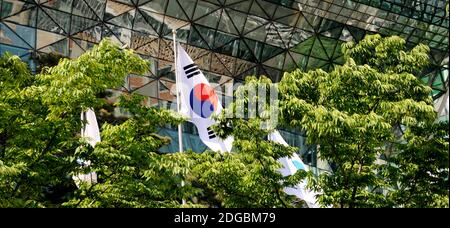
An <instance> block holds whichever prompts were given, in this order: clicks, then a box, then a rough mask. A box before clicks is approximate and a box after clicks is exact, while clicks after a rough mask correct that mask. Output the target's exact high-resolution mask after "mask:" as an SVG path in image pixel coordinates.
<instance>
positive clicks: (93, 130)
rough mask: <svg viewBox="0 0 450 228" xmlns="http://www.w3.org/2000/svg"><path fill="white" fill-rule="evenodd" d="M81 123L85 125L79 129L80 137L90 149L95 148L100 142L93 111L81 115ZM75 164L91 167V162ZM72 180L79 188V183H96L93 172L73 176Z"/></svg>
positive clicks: (89, 110) (95, 176)
mask: <svg viewBox="0 0 450 228" xmlns="http://www.w3.org/2000/svg"><path fill="white" fill-rule="evenodd" d="M81 121H86V125H85V126H84V128H82V129H81V137H85V138H86V140H87V141H88V143H89V144H90V145H91V146H92V147H95V144H97V143H98V142H100V130H99V128H98V124H97V117H96V116H95V112H94V110H93V109H92V108H90V109H88V110H87V111H86V112H83V113H81ZM77 162H78V163H79V164H80V165H82V166H84V167H87V166H90V165H91V161H84V160H82V159H78V160H77ZM73 179H74V180H75V184H76V185H77V186H79V183H80V181H85V182H88V183H96V182H97V174H96V173H95V172H91V173H88V174H79V175H77V176H74V177H73Z"/></svg>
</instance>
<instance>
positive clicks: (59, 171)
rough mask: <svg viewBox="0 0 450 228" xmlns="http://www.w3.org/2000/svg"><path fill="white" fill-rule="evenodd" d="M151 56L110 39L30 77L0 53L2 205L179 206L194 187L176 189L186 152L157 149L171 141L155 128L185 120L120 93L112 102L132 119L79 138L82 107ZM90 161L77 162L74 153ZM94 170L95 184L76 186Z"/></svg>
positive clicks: (143, 67) (98, 103) (142, 67)
mask: <svg viewBox="0 0 450 228" xmlns="http://www.w3.org/2000/svg"><path fill="white" fill-rule="evenodd" d="M148 64H149V63H148V62H147V61H145V60H142V59H141V58H140V57H139V56H137V55H136V54H134V53H133V52H132V51H130V50H121V49H120V48H118V47H117V46H116V45H113V44H112V43H111V42H109V41H108V40H105V41H102V42H101V43H100V44H99V45H98V46H95V47H94V48H93V49H92V50H90V51H88V52H86V53H85V54H83V55H81V56H80V57H78V58H77V59H74V60H69V59H61V60H60V61H59V63H58V65H56V66H54V67H50V68H48V67H44V68H43V69H42V72H41V73H40V74H38V75H36V76H32V75H31V74H30V73H29V71H28V69H27V67H26V65H25V64H24V63H22V62H21V61H20V59H19V58H18V57H17V56H10V55H5V56H3V57H2V58H1V59H0V77H1V81H0V82H1V84H0V97H1V98H0V107H1V108H0V206H1V207H59V206H70V207H74V206H77V207H164V206H177V205H179V204H180V203H181V199H182V198H184V197H185V195H186V194H188V193H189V192H194V193H195V189H194V188H191V187H190V186H189V185H187V186H185V187H184V188H181V187H179V185H180V180H181V179H182V178H183V174H184V173H185V172H186V170H187V167H188V166H189V164H190V162H189V161H188V159H187V158H188V156H189V155H188V154H173V155H169V154H167V155H166V154H160V153H158V148H159V147H161V146H163V145H165V144H167V143H168V142H169V140H170V139H168V138H165V137H161V136H159V135H157V134H156V130H157V127H158V126H163V125H164V124H177V123H179V122H180V121H182V119H181V118H180V117H179V116H176V115H174V114H173V113H171V112H169V111H164V110H158V109H154V108H148V107H145V106H143V105H142V102H141V101H142V99H143V98H142V97H140V96H137V95H124V96H122V97H121V98H120V100H119V102H118V104H116V106H117V107H118V108H122V109H124V110H126V111H128V112H129V113H130V114H131V116H132V117H130V118H128V119H126V120H121V121H115V122H113V123H104V124H103V126H102V133H101V137H102V142H100V143H98V144H97V146H96V147H95V149H94V148H92V147H90V146H89V144H87V143H86V141H85V140H84V139H82V138H80V134H79V132H80V129H81V128H82V124H83V123H81V120H80V113H81V112H82V111H83V110H86V109H87V108H94V109H95V110H99V109H100V108H101V107H103V106H104V105H105V103H106V101H105V99H102V98H99V97H101V96H100V94H102V93H104V91H105V90H106V89H109V88H117V87H119V86H121V85H122V83H123V79H124V77H125V76H126V75H128V74H130V73H137V74H141V73H144V72H145V71H147V70H148ZM78 158H82V159H85V160H90V161H91V162H92V165H91V166H89V167H81V166H79V165H78V164H77V162H76V159H78ZM91 171H95V172H97V174H98V183H93V184H89V183H83V184H82V185H81V186H80V188H79V189H78V188H76V187H75V185H74V183H73V180H72V176H73V175H75V174H78V173H89V172H91Z"/></svg>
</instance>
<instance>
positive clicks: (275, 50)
mask: <svg viewBox="0 0 450 228" xmlns="http://www.w3.org/2000/svg"><path fill="white" fill-rule="evenodd" d="M445 4H446V1H445V0H0V7H1V8H0V12H1V20H0V52H1V53H4V52H6V51H7V52H10V53H13V54H16V55H19V56H20V57H21V58H22V59H23V60H24V61H26V62H28V63H29V65H30V67H31V69H32V70H35V69H36V62H35V60H34V56H36V55H39V53H51V52H56V53H59V54H61V55H63V56H67V57H70V58H75V57H77V56H79V55H81V54H82V53H83V52H85V51H86V50H88V49H89V48H91V47H92V46H93V45H94V44H96V43H98V42H99V41H100V40H101V39H103V38H105V37H108V38H110V39H112V40H113V41H115V42H117V43H119V44H120V45H127V46H128V48H131V49H134V50H135V51H136V53H138V54H139V55H141V56H142V57H143V58H145V59H148V60H149V61H150V62H151V70H150V72H149V73H148V74H146V75H130V76H128V77H127V79H126V82H125V83H124V86H123V88H119V89H118V90H117V91H120V90H127V91H131V92H136V93H140V94H143V95H145V96H148V97H149V98H148V100H147V101H148V105H150V106H157V107H160V108H169V107H170V106H171V105H173V101H175V100H176V99H175V97H174V94H173V93H171V90H170V89H171V87H172V86H173V85H174V73H173V50H172V46H173V43H172V32H171V30H172V28H175V29H177V39H178V41H180V42H181V43H182V45H183V46H184V48H185V49H186V50H187V52H188V54H189V55H190V56H191V57H192V59H193V60H194V61H195V62H196V64H197V65H198V66H199V67H200V69H201V70H202V71H203V72H204V74H205V76H206V77H207V78H208V80H209V81H210V82H212V83H217V84H219V85H224V84H225V83H238V82H242V80H243V79H244V78H245V77H246V76H248V75H266V76H268V77H270V78H271V79H272V80H273V81H275V82H277V81H279V80H280V78H281V77H282V72H285V71H291V70H293V69H295V68H301V69H303V70H309V69H316V68H322V69H324V70H330V69H331V68H332V67H333V66H335V65H336V64H342V63H343V56H342V53H341V44H342V43H343V42H346V41H351V40H353V41H355V42H357V41H359V40H361V39H362V38H363V37H364V35H365V34H372V33H379V34H381V35H384V36H388V35H399V36H401V37H403V38H404V39H406V41H407V44H408V45H409V46H413V45H416V44H418V43H424V44H426V45H428V46H430V48H431V53H430V60H431V64H430V66H429V67H428V68H427V69H425V70H424V71H423V72H422V74H421V76H420V79H421V80H422V81H423V82H424V83H426V84H427V85H429V86H431V87H432V89H433V92H432V93H433V94H432V95H433V98H434V99H435V100H436V103H437V104H444V106H445V104H447V106H446V108H445V107H444V108H443V109H442V108H439V110H441V111H442V110H444V112H443V114H442V115H443V116H445V115H446V116H447V118H448V99H447V98H446V97H448V92H447V89H448V59H449V55H448V37H449V31H448V26H449V19H448V14H447V13H446V10H445ZM442 101H444V102H442ZM441 106H442V105H441ZM445 111H446V114H445ZM184 130H185V131H186V134H185V136H184V139H183V140H184V145H185V146H186V148H185V149H189V148H191V149H193V150H195V151H202V150H204V149H205V148H206V147H205V145H203V144H202V143H201V141H200V140H199V139H198V137H197V136H196V129H195V127H193V126H191V125H189V124H186V126H185V127H184ZM161 133H162V134H166V135H170V136H171V137H172V138H173V139H174V140H173V142H172V144H171V145H170V146H168V147H166V148H163V150H166V151H177V150H178V148H177V145H178V143H177V135H176V133H175V131H173V130H171V129H162V130H161ZM282 134H283V136H284V137H285V138H286V141H288V143H290V144H291V145H297V146H301V148H302V150H301V153H302V154H303V157H304V159H305V161H306V162H307V163H309V164H312V165H314V166H315V165H316V164H315V161H316V159H315V155H314V154H315V152H314V147H308V146H304V138H303V137H302V136H301V134H299V133H293V132H287V131H283V132H282Z"/></svg>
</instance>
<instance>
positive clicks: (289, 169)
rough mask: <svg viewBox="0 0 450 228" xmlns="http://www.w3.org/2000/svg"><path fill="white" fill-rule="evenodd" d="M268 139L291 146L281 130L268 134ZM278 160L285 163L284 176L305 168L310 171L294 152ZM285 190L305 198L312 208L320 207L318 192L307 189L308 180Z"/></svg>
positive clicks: (282, 172) (282, 170)
mask: <svg viewBox="0 0 450 228" xmlns="http://www.w3.org/2000/svg"><path fill="white" fill-rule="evenodd" d="M268 139H269V140H271V141H274V142H277V143H280V144H283V145H285V146H289V145H288V144H287V143H286V141H285V140H284V139H283V137H282V136H281V134H280V132H278V131H274V132H273V133H271V134H270V135H269V136H268ZM278 161H279V162H280V163H281V164H283V168H281V169H280V173H281V174H282V175H283V176H290V175H293V174H294V173H295V172H297V170H300V169H303V170H305V171H308V168H307V167H306V166H305V164H304V163H303V161H302V160H301V159H300V157H299V156H298V155H297V154H296V153H294V154H293V155H292V157H284V158H280V159H278ZM284 191H285V192H286V194H289V195H295V196H297V197H298V198H300V199H303V200H304V201H305V202H306V204H308V207H310V208H318V207H319V205H318V203H317V202H316V197H315V196H316V193H315V192H312V191H310V190H308V189H306V181H305V180H303V181H302V182H300V183H299V184H298V185H297V186H295V187H289V188H285V189H284Z"/></svg>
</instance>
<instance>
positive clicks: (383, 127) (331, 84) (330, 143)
mask: <svg viewBox="0 0 450 228" xmlns="http://www.w3.org/2000/svg"><path fill="white" fill-rule="evenodd" d="M428 50H429V49H428V47H426V46H424V45H418V46H416V47H414V48H413V49H412V50H409V51H408V50H406V47H405V41H404V40H403V39H401V38H399V37H396V36H393V37H387V38H382V37H381V36H379V35H369V36H366V37H365V39H363V40H362V41H360V42H359V43H358V44H354V43H351V42H350V43H347V44H344V45H343V52H344V56H345V58H346V63H345V64H344V65H343V66H336V67H335V69H333V70H332V71H331V72H324V71H322V70H320V69H319V70H313V71H309V72H302V71H300V70H296V71H293V72H291V73H285V75H284V77H283V79H282V80H281V82H280V94H281V102H280V104H281V110H282V121H281V122H282V123H283V124H284V126H286V127H290V126H294V127H300V128H303V129H305V130H306V132H307V142H308V143H310V144H316V145H318V146H319V156H320V158H322V159H324V160H327V161H329V162H331V163H332V164H333V166H334V167H335V168H334V169H333V173H332V174H323V175H321V176H320V177H319V179H318V181H317V183H316V188H317V190H319V189H320V190H321V192H322V193H323V194H321V195H320V196H319V201H320V202H321V203H322V204H323V205H333V206H338V207H385V206H400V205H399V204H398V203H397V202H394V203H393V204H392V202H386V200H385V196H384V195H383V194H381V193H380V191H379V190H381V189H390V188H391V187H392V184H393V181H394V180H390V179H389V178H385V177H384V176H383V173H384V172H382V171H380V170H383V169H384V167H385V165H383V164H380V163H379V160H377V158H379V157H380V156H396V157H397V159H396V160H395V159H392V160H390V161H389V162H394V163H395V162H401V164H400V165H401V166H400V168H398V169H391V171H392V172H394V170H395V172H394V173H395V174H393V173H392V172H391V173H390V174H391V175H392V176H397V175H400V177H398V178H397V179H395V180H397V181H400V183H398V184H399V185H401V186H402V187H401V188H400V189H398V190H397V192H396V193H389V194H394V195H402V194H405V192H407V191H409V190H410V188H409V187H408V185H409V181H412V179H414V178H412V179H408V177H411V175H412V174H411V175H406V173H404V172H405V171H406V170H405V169H406V168H405V167H404V165H406V166H408V165H411V164H410V163H408V162H409V161H408V158H411V157H415V156H416V155H417V152H413V151H411V150H413V149H412V147H414V146H418V147H419V148H420V149H418V150H420V151H422V152H423V156H421V157H420V158H419V157H416V160H414V162H415V165H419V164H420V166H427V168H426V169H423V170H422V169H421V172H426V171H425V170H428V169H429V170H430V172H431V173H432V174H433V175H434V174H436V172H439V175H437V176H435V177H436V178H438V179H439V178H440V180H441V181H442V180H443V179H442V177H443V176H445V175H446V176H447V177H448V143H447V144H445V143H443V142H441V144H440V146H439V145H434V146H436V149H435V150H438V151H439V153H438V152H433V151H430V150H429V149H430V148H429V146H430V145H431V144H433V143H434V142H433V141H435V140H431V141H429V142H427V143H423V144H417V142H411V141H410V140H411V139H414V138H415V137H418V136H413V135H415V133H414V129H417V128H420V127H421V126H430V125H433V122H434V121H435V119H436V113H435V111H434V108H433V106H432V98H431V97H430V95H429V94H430V92H431V89H430V88H429V87H428V86H426V85H423V84H422V83H421V82H420V80H418V78H417V77H416V76H415V75H414V74H415V73H417V72H419V71H420V70H421V69H422V68H423V67H424V66H426V65H427V63H428ZM405 129H406V134H403V131H404V130H405ZM422 133H423V132H422ZM428 133H429V135H427V137H429V136H430V134H434V133H433V131H429V132H428ZM446 133H447V135H448V132H446ZM443 135H445V132H444V133H443V132H441V134H440V137H442V136H443ZM405 142H406V143H407V145H409V147H406V148H405V147H404V146H403V147H402V146H400V145H402V143H405ZM413 145H414V146H413ZM427 147H428V148H427ZM408 148H409V149H408ZM413 153H415V154H414V155H413ZM436 153H437V154H439V156H438V157H436V158H434V157H435V156H436ZM442 154H447V155H446V156H445V155H442ZM407 161H408V162H407ZM430 161H432V163H430ZM411 162H412V161H411ZM389 164H390V163H389ZM404 175H406V176H404ZM407 176H408V177H407ZM422 177H424V176H422ZM422 177H420V176H418V175H417V176H415V178H418V179H420V180H416V181H418V182H421V183H420V185H421V186H422V187H423V188H425V189H427V190H426V191H427V194H437V195H439V197H447V199H448V182H447V187H445V188H444V187H443V186H444V185H445V184H443V183H441V182H440V183H439V184H438V186H439V187H440V189H441V190H443V191H434V190H433V189H432V188H431V187H428V186H427V185H428V184H430V183H431V182H430V180H425V179H422ZM396 184H397V183H396ZM413 194H415V193H413ZM421 194H423V193H421ZM417 197H418V198H421V197H420V196H417ZM392 198H398V197H395V196H393V197H392ZM401 205H405V206H412V205H413V204H410V205H408V204H401Z"/></svg>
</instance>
